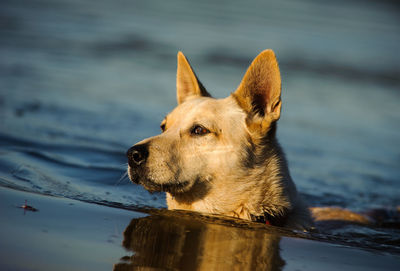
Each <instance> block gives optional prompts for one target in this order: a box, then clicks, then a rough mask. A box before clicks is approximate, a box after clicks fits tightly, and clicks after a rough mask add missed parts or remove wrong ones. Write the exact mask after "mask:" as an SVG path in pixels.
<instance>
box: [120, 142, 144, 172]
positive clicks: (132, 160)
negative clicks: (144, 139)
mask: <svg viewBox="0 0 400 271" xmlns="http://www.w3.org/2000/svg"><path fill="white" fill-rule="evenodd" d="M126 156H127V157H128V164H129V166H130V167H132V168H138V167H139V166H140V165H142V164H144V163H145V162H146V160H147V157H148V156H149V151H148V146H147V144H138V145H134V146H133V147H132V148H130V149H129V150H128V151H127V152H126Z"/></svg>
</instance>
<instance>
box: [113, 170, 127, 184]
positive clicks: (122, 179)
mask: <svg viewBox="0 0 400 271" xmlns="http://www.w3.org/2000/svg"><path fill="white" fill-rule="evenodd" d="M127 176H128V171H125V173H124V174H122V176H121V177H120V178H119V180H118V181H117V182H116V183H115V184H114V185H119V184H121V183H122V181H124V179H126V177H127Z"/></svg>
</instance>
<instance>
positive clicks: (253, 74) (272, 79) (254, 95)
mask: <svg viewBox="0 0 400 271" xmlns="http://www.w3.org/2000/svg"><path fill="white" fill-rule="evenodd" d="M232 95H233V96H234V97H235V98H236V100H237V101H238V103H239V105H240V107H242V109H243V110H244V111H245V112H247V113H248V114H249V117H250V118H253V119H256V117H258V118H257V119H261V120H262V121H263V123H265V124H267V125H269V124H270V123H272V122H274V121H277V120H278V119H279V117H280V112H281V75H280V72H279V67H278V62H277V60H276V57H275V54H274V51H272V50H265V51H263V52H261V53H260V54H259V55H258V56H257V57H256V58H255V59H254V60H253V62H252V63H251V65H250V67H249V68H248V69H247V72H246V74H245V75H244V77H243V79H242V82H241V83H240V85H239V87H238V88H237V90H236V91H235V92H234V93H233V94H232ZM262 126H264V125H262Z"/></svg>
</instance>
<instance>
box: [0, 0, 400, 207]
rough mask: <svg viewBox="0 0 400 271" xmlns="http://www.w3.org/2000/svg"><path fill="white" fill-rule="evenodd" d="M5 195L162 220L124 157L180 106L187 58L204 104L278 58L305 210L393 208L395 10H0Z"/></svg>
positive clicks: (399, 188) (191, 6) (0, 157)
mask: <svg viewBox="0 0 400 271" xmlns="http://www.w3.org/2000/svg"><path fill="white" fill-rule="evenodd" d="M0 5H1V9H0V185H1V186H5V187H12V188H15V189H20V190H26V191H31V192H38V193H43V194H49V195H57V196H63V197H68V198H72V199H79V200H84V201H90V202H102V203H104V202H117V203H120V204H123V205H126V206H150V207H157V208H158V207H165V202H164V195H162V194H152V195H151V194H149V193H147V192H146V191H145V190H144V189H143V188H142V187H140V186H136V185H133V184H131V183H129V181H128V180H127V178H121V177H123V174H124V171H125V168H126V158H125V152H126V150H127V149H128V148H129V147H130V146H131V145H133V144H134V143H135V142H137V141H139V140H141V139H143V138H145V137H149V136H152V135H155V134H157V133H159V123H160V121H161V120H162V119H163V117H164V115H165V114H167V113H168V112H169V111H170V110H172V109H173V108H174V106H175V105H176V100H175V97H176V96H175V95H176V94H175V72H176V53H177V51H178V50H182V51H183V52H184V53H185V55H186V56H187V57H188V58H189V59H190V61H191V63H192V65H193V67H194V69H195V71H196V73H197V75H198V76H199V78H200V79H201V81H202V82H203V83H204V85H205V86H206V88H207V89H208V90H209V91H210V92H211V93H212V94H213V95H214V96H215V97H225V96H227V95H229V94H230V93H231V92H232V91H234V90H235V88H236V87H237V85H238V84H239V82H240V80H241V77H242V76H243V74H244V72H245V70H246V68H247V66H248V65H249V64H250V62H251V60H252V59H253V58H254V57H255V56H256V55H257V54H258V53H259V52H261V51H262V50H264V49H266V48H272V49H274V50H275V52H276V55H277V57H278V61H279V63H280V68H281V73H282V81H283V113H282V117H281V120H280V121H279V130H278V136H279V139H280V142H281V144H282V146H283V147H284V149H285V151H286V154H287V158H288V160H289V164H290V169H291V173H292V176H293V179H294V180H295V182H296V184H297V186H298V189H299V190H300V191H301V193H302V194H303V195H304V197H305V199H306V200H307V201H308V203H309V204H310V205H313V206H333V205H334V206H341V207H346V208H350V209H352V210H355V211H364V210H367V209H370V208H376V207H396V206H400V196H399V194H400V193H399V192H400V178H399V177H400V167H399V166H400V110H399V108H400V91H399V86H400V54H399V44H400V20H399V18H400V17H399V5H398V4H396V3H395V2H394V1H393V2H392V1H379V2H378V1H361V0H359V1H344V0H342V1H335V2H327V1H312V0H303V1H294V0H293V1H278V0H276V1H261V0H260V1H236V0H235V1H210V0H205V1H183V0H181V1H180V0H173V1H162V0H155V1H126V0H116V1H105V0H97V1H90V0H85V1H82V0H79V1H78V0H68V1H67V0H57V1H47V0H43V1H30V0H13V1H2V2H1V4H0Z"/></svg>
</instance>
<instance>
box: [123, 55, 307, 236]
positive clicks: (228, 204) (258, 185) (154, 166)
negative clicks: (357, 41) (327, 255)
mask: <svg viewBox="0 0 400 271" xmlns="http://www.w3.org/2000/svg"><path fill="white" fill-rule="evenodd" d="M280 95H281V79H280V73H279V67H278V63H277V61H276V58H275V54H274V53H273V51H272V50H266V51H263V52H262V53H261V54H260V55H259V56H257V57H256V59H255V60H254V61H253V62H252V64H251V65H250V67H249V68H248V70H247V72H246V74H245V76H244V77H243V80H242V82H241V84H240V85H239V87H238V89H237V90H236V91H235V92H234V93H233V94H232V95H231V96H229V97H227V98H225V99H214V98H211V97H210V95H209V94H208V92H207V91H206V90H205V89H204V87H203V86H202V85H201V83H200V81H199V80H198V78H197V77H196V75H195V74H194V72H193V70H192V68H191V66H190V65H189V62H188V61H187V59H186V58H185V57H184V55H183V54H182V53H180V52H179V53H178V69H177V100H178V106H177V107H176V108H175V109H174V110H173V111H172V112H171V113H170V114H168V115H167V116H166V118H165V119H164V121H163V122H162V128H163V130H164V132H163V133H162V134H160V135H157V136H154V137H151V138H148V139H145V140H143V141H141V142H139V143H138V144H137V145H135V146H139V145H140V146H145V147H146V149H147V150H148V157H147V158H146V162H145V163H143V164H141V163H140V165H138V166H135V168H132V167H129V169H128V172H129V176H130V178H131V179H132V180H134V181H136V182H138V183H140V184H142V185H143V186H144V187H145V188H146V189H148V190H149V191H160V190H161V191H166V192H167V204H168V208H169V209H183V210H194V211H198V212H205V213H215V214H222V215H228V216H234V217H238V218H242V219H247V220H254V217H259V216H265V217H270V218H271V219H272V220H274V224H276V225H279V226H287V227H293V228H301V229H307V228H309V227H310V226H311V225H312V219H311V217H310V215H309V212H308V209H307V207H306V206H305V205H304V204H303V203H302V201H301V199H300V198H299V195H298V193H297V191H296V187H295V185H294V183H293V182H292V179H291V177H290V174H289V170H288V167H287V163H286V160H285V157H284V154H283V152H282V150H281V148H280V146H279V144H278V141H277V139H276V138H275V130H276V121H277V120H278V119H279V117H280V111H281V98H280ZM196 125H200V126H201V127H204V128H206V129H207V131H209V132H207V133H205V134H203V135H195V134H194V133H193V128H194V127H196ZM128 156H129V155H128Z"/></svg>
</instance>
